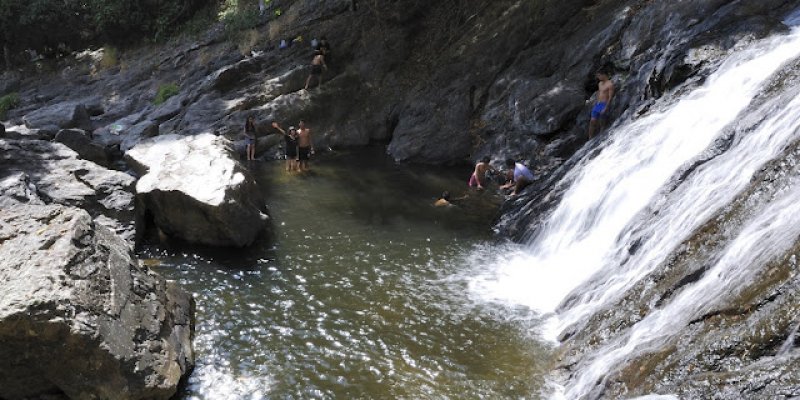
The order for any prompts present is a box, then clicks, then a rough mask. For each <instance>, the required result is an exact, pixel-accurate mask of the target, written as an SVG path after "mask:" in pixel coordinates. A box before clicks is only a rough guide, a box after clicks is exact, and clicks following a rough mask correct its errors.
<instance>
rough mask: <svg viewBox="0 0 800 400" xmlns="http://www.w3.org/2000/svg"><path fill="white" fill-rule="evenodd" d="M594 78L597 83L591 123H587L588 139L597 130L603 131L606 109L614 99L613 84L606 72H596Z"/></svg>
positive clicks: (606, 114) (602, 70) (606, 116)
mask: <svg viewBox="0 0 800 400" xmlns="http://www.w3.org/2000/svg"><path fill="white" fill-rule="evenodd" d="M595 77H596V78H597V80H598V83H597V102H596V103H595V105H594V107H593V108H592V114H591V117H592V119H591V121H589V132H588V134H589V139H591V138H592V136H594V133H595V131H597V130H598V129H600V130H603V128H605V124H606V122H607V121H608V109H609V107H610V106H611V99H613V98H614V82H612V81H611V79H610V77H609V75H608V72H606V71H605V70H604V69H601V70H599V71H597V74H595Z"/></svg>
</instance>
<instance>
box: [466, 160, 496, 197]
mask: <svg viewBox="0 0 800 400" xmlns="http://www.w3.org/2000/svg"><path fill="white" fill-rule="evenodd" d="M489 162H491V159H490V158H489V157H483V159H481V161H480V162H479V163H477V164H475V171H473V172H472V176H470V177H469V187H474V186H477V187H478V190H483V187H484V183H485V182H486V172H487V171H496V170H495V169H494V167H492V166H491V165H490V164H489Z"/></svg>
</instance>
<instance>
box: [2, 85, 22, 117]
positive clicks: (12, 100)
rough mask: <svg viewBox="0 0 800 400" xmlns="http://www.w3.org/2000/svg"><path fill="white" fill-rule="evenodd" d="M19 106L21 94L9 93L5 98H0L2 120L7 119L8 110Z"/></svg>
mask: <svg viewBox="0 0 800 400" xmlns="http://www.w3.org/2000/svg"><path fill="white" fill-rule="evenodd" d="M18 105H19V94H17V93H16V92H15V93H9V94H7V95H5V96H3V97H0V119H6V113H8V110H10V109H12V108H14V107H16V106H18Z"/></svg>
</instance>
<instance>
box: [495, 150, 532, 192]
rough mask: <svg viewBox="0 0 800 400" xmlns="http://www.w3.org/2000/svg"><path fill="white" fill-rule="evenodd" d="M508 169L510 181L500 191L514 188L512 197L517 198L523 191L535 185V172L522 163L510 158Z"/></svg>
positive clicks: (507, 162) (507, 164)
mask: <svg viewBox="0 0 800 400" xmlns="http://www.w3.org/2000/svg"><path fill="white" fill-rule="evenodd" d="M506 167H508V172H507V177H508V180H507V182H506V184H505V185H503V186H500V189H509V188H514V190H513V191H512V192H511V195H512V196H516V195H517V194H519V192H520V191H521V190H522V189H524V188H525V187H526V186H528V185H530V184H531V183H533V179H534V178H533V172H531V170H530V169H528V167H526V166H525V165H523V164H522V163H518V162H516V161H514V159H513V158H509V159H507V160H506Z"/></svg>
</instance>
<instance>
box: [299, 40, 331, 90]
mask: <svg viewBox="0 0 800 400" xmlns="http://www.w3.org/2000/svg"><path fill="white" fill-rule="evenodd" d="M323 69H326V70H327V69H328V66H327V65H326V64H325V56H324V55H323V54H322V51H320V50H315V51H314V58H313V59H312V60H311V74H310V75H308V79H306V87H305V90H308V85H309V84H310V83H311V78H314V77H316V78H317V82H318V85H322V70H323Z"/></svg>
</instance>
